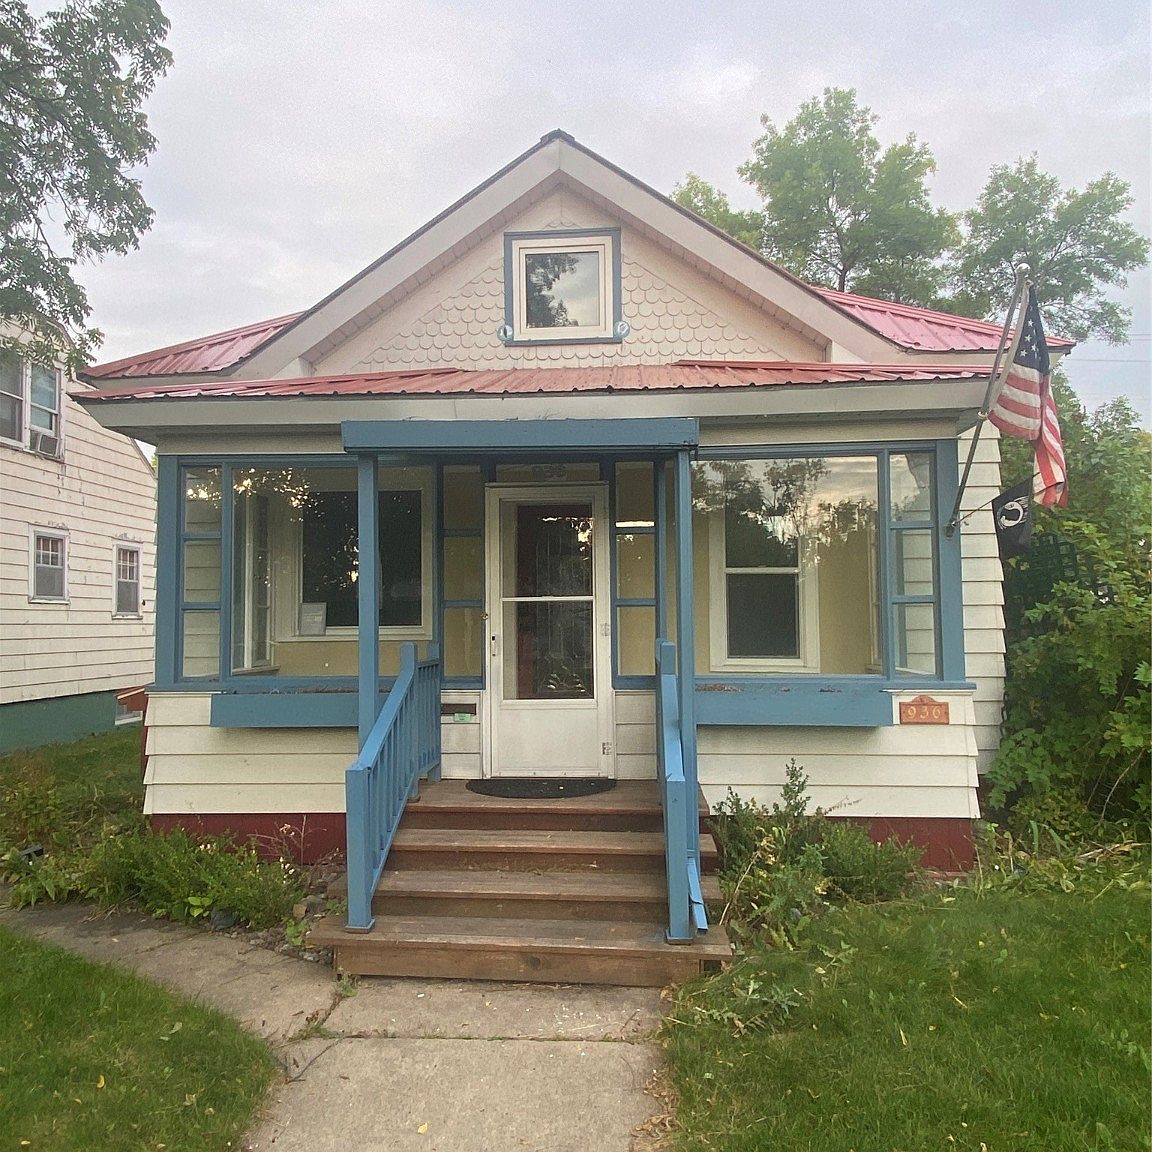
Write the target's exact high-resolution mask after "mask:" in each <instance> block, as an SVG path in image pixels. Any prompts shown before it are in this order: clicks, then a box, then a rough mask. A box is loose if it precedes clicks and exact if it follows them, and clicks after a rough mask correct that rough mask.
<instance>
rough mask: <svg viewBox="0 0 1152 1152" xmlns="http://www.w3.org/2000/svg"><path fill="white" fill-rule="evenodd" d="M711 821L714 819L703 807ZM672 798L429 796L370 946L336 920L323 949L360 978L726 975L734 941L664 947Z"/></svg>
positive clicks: (387, 883)
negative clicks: (665, 801) (720, 970)
mask: <svg viewBox="0 0 1152 1152" xmlns="http://www.w3.org/2000/svg"><path fill="white" fill-rule="evenodd" d="M700 805H701V809H700V812H701V820H702V821H704V820H705V819H706V817H707V807H706V806H705V805H704V802H703V798H702V797H701V800H700ZM662 823H663V814H662V811H661V807H660V792H659V787H658V786H657V784H656V782H655V781H621V782H620V783H618V785H617V787H616V788H615V789H613V790H612V791H610V792H603V793H598V794H596V795H594V796H585V797H571V798H564V799H562V800H514V799H507V798H503V797H494V796H482V795H477V794H476V793H473V792H469V791H468V790H467V789H466V788H465V786H464V783H463V782H462V781H456V780H450V781H442V782H440V783H437V784H433V785H424V786H422V789H421V797H420V799H419V800H417V801H414V802H412V803H410V804H409V806H408V808H407V810H406V812H405V816H404V819H403V821H402V823H401V826H400V830H399V831H398V832H397V835H396V839H395V841H394V843H393V849H392V852H391V854H390V855H389V859H388V867H387V868H386V869H385V871H384V873H383V875H382V876H381V878H380V883H379V885H378V886H377V889H376V892H375V894H374V897H373V901H372V908H373V914H374V915H375V917H376V922H375V925H374V927H373V928H372V930H371V931H370V932H367V933H352V932H348V931H346V930H345V927H344V924H343V920H342V919H341V918H339V917H327V918H325V919H324V920H322V921H321V922H320V923H319V924H318V925H317V926H316V928H314V929H313V931H312V936H311V939H312V942H313V943H315V944H317V945H320V946H322V947H329V948H332V949H333V951H334V954H335V963H336V966H337V967H338V968H339V969H341V970H343V971H346V972H351V973H353V974H357V975H379V976H443V977H452V978H456V979H495V980H528V981H546V982H549V983H551V982H563V983H597V984H636V985H663V984H667V983H669V982H673V981H679V980H686V979H690V978H691V977H693V976H696V975H698V974H699V973H700V972H701V971H702V970H705V969H706V968H710V967H714V966H717V965H719V964H721V963H723V962H725V961H726V960H727V959H728V958H729V957H730V955H731V949H730V946H729V944H728V940H727V937H726V936H725V934H724V931H723V929H721V928H719V927H714V928H712V929H711V930H710V931H709V932H708V933H707V934H706V935H702V936H700V937H699V938H698V939H697V940H696V941H694V942H692V943H689V944H668V943H666V942H665V940H664V926H665V924H666V920H667V885H666V880H665V874H664V837H663V833H662V832H661V831H659V829H660V828H661V827H662ZM715 862H716V847H715V844H714V842H713V840H712V837H711V836H710V835H708V834H707V833H706V832H704V833H702V835H701V863H702V866H703V868H704V870H705V872H706V875H705V876H704V879H703V888H704V897H705V900H706V902H707V903H708V904H709V905H710V906H711V907H713V908H715V909H717V910H718V908H719V904H720V889H719V885H718V883H717V881H716V878H715V876H714V875H711V874H710V873H711V871H712V869H713V868H714V866H715Z"/></svg>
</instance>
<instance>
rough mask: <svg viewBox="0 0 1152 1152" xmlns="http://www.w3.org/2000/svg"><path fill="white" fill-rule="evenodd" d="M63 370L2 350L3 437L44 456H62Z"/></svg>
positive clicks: (0, 423)
mask: <svg viewBox="0 0 1152 1152" xmlns="http://www.w3.org/2000/svg"><path fill="white" fill-rule="evenodd" d="M60 395H61V393H60V373H59V372H58V371H57V370H56V369H55V368H53V367H50V366H48V365H44V364H34V363H29V362H28V361H26V360H23V359H21V358H20V357H19V356H18V355H17V354H16V353H15V352H13V351H12V350H11V349H5V350H3V351H2V352H0V438H2V439H4V440H10V441H13V442H14V443H16V444H19V445H20V446H21V447H26V448H30V449H31V450H32V451H33V452H39V453H40V454H41V455H43V456H59V455H60Z"/></svg>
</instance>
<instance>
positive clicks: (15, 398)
mask: <svg viewBox="0 0 1152 1152" xmlns="http://www.w3.org/2000/svg"><path fill="white" fill-rule="evenodd" d="M0 439H3V440H11V441H13V442H14V443H17V444H23V443H24V361H23V360H21V359H20V357H19V356H17V355H16V353H15V352H13V351H12V350H11V349H9V348H4V349H0Z"/></svg>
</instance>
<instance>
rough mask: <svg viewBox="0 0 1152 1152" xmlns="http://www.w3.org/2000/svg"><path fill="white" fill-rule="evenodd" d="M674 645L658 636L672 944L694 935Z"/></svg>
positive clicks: (659, 752) (659, 747) (660, 763)
mask: <svg viewBox="0 0 1152 1152" xmlns="http://www.w3.org/2000/svg"><path fill="white" fill-rule="evenodd" d="M676 679H677V677H676V648H675V646H674V645H673V644H671V643H670V642H669V641H667V640H664V639H657V641H656V760H657V768H658V770H659V774H660V794H661V799H662V801H663V807H664V864H665V874H666V877H667V885H668V928H667V931H666V932H665V934H664V937H665V939H666V940H667V941H668V942H669V943H670V944H687V943H689V942H690V941H691V940H693V939H694V938H695V932H694V931H693V927H692V893H691V881H690V869H689V867H688V810H689V809H690V808H694V807H695V805H693V804H689V800H688V788H687V786H686V784H685V781H684V758H683V754H682V750H681V740H680V725H679V717H678V714H677V713H678V710H679V701H678V698H677V693H676Z"/></svg>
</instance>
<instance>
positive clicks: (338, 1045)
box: [0, 904, 661, 1152]
mask: <svg viewBox="0 0 1152 1152" xmlns="http://www.w3.org/2000/svg"><path fill="white" fill-rule="evenodd" d="M0 922H2V923H4V924H5V925H6V926H7V927H9V928H10V929H11V930H13V931H15V932H19V933H21V934H23V935H25V936H29V937H32V938H34V939H39V940H44V941H46V942H49V943H52V944H56V945H58V946H60V947H63V948H67V949H69V950H70V951H72V952H75V953H77V954H79V955H81V956H84V957H86V958H87V959H90V960H95V961H98V962H102V963H106V964H114V965H117V966H120V967H124V968H127V969H130V970H131V971H133V972H136V973H137V974H138V975H140V976H143V977H146V978H147V979H150V980H154V981H156V982H157V983H158V984H162V985H164V986H165V987H167V988H170V989H172V990H173V991H175V992H178V993H180V994H182V995H184V996H187V997H189V998H190V999H194V1000H199V1001H201V1002H203V1003H206V1004H210V1005H212V1006H213V1007H215V1008H218V1009H220V1010H221V1011H223V1012H226V1013H228V1014H229V1015H231V1016H233V1017H234V1018H235V1019H236V1020H238V1021H239V1022H240V1023H241V1024H242V1025H243V1026H244V1027H245V1028H247V1029H249V1030H250V1031H251V1032H253V1033H255V1034H256V1035H258V1036H260V1037H262V1038H263V1039H264V1040H266V1041H267V1042H268V1043H269V1044H270V1045H271V1046H272V1048H273V1051H274V1052H275V1053H276V1055H277V1057H278V1059H279V1060H280V1062H281V1064H282V1066H283V1067H284V1078H283V1080H282V1081H281V1082H280V1083H278V1084H276V1085H275V1086H274V1087H273V1089H272V1091H271V1092H270V1093H269V1096H268V1098H267V1100H266V1101H265V1107H264V1114H263V1118H262V1119H261V1120H260V1122H259V1123H258V1124H257V1126H256V1127H255V1128H254V1129H253V1131H252V1132H251V1133H249V1135H248V1137H247V1140H246V1141H245V1143H244V1145H243V1146H244V1148H245V1149H248V1150H249V1152H269V1150H275V1152H297V1150H300V1152H303V1150H305V1149H307V1150H309V1152H325V1150H327V1149H346V1148H351V1147H355V1148H357V1149H359V1150H361V1152H377V1150H379V1152H383V1150H385V1149H387V1150H388V1152H408V1150H410V1149H412V1150H416V1149H419V1150H423V1152H449V1150H451V1152H496V1150H497V1149H498V1150H500V1152H508V1150H513V1152H535V1150H540V1152H544V1150H545V1149H547V1150H549V1152H617V1150H618V1152H628V1149H630V1148H631V1147H633V1131H634V1129H636V1128H637V1127H638V1126H640V1125H645V1124H650V1123H651V1121H652V1118H653V1116H654V1115H656V1114H657V1113H659V1112H660V1111H661V1108H660V1105H659V1104H658V1103H657V1101H656V1100H655V1099H653V1097H652V1096H650V1095H648V1094H647V1093H646V1092H645V1087H646V1085H648V1084H649V1082H650V1081H651V1079H652V1077H653V1075H654V1074H655V1072H656V1070H657V1069H658V1068H659V1066H660V1055H659V1049H658V1047H657V1046H656V1045H655V1044H654V1043H653V1042H652V1039H651V1037H652V1034H653V1032H654V1030H655V1028H656V1027H657V1025H658V1024H659V1021H660V998H659V993H658V992H657V991H655V990H653V989H647V988H608V987H605V988H601V987H592V986H587V985H530V984H496V983H486V982H479V981H454V980H419V979H385V978H367V979H363V980H361V981H360V983H359V984H358V985H357V986H356V987H355V990H354V993H353V994H352V995H350V996H348V995H343V994H342V993H341V989H340V987H339V986H338V985H337V983H336V981H335V980H334V979H333V975H332V970H331V969H330V968H329V967H327V966H326V965H322V964H316V963H310V962H308V961H304V960H299V959H296V958H295V957H291V956H284V955H280V954H278V953H275V952H271V951H269V950H267V949H264V948H260V947H255V946H252V945H250V944H248V943H246V942H245V941H244V940H242V939H233V938H231V937H228V936H224V935H217V934H213V933H210V932H208V931H206V930H202V929H197V928H189V927H185V926H182V925H178V924H170V923H165V922H163V921H157V920H153V919H151V918H149V917H146V916H139V915H135V914H128V913H121V912H112V913H104V912H100V911H98V910H95V909H93V908H92V907H90V906H85V905H74V904H69V905H58V906H49V907H43V908H34V909H25V910H22V911H18V912H17V911H12V910H5V911H2V912H0ZM642 1139H643V1138H642Z"/></svg>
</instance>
